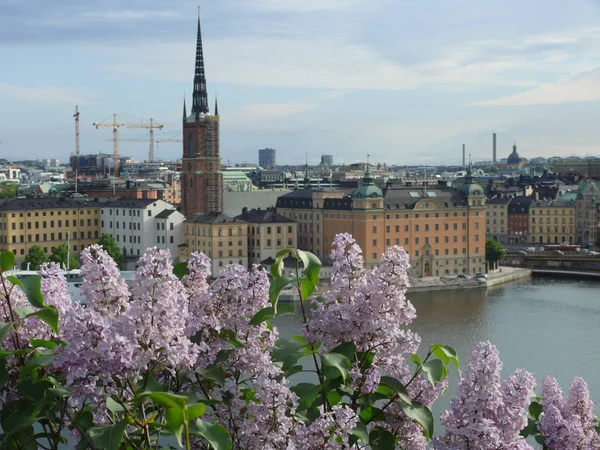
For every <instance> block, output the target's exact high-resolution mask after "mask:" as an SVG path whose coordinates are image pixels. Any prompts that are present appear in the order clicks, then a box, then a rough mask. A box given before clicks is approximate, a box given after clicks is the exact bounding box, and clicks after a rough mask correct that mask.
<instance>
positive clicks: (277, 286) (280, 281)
mask: <svg viewBox="0 0 600 450" xmlns="http://www.w3.org/2000/svg"><path fill="white" fill-rule="evenodd" d="M297 282H298V279H297V278H296V277H288V276H285V277H284V276H278V277H277V278H275V279H273V281H272V282H271V285H270V286H269V301H270V302H271V305H273V307H274V308H275V307H276V306H277V300H278V299H279V294H281V290H282V289H283V288H284V287H286V286H287V285H289V284H294V283H297Z"/></svg>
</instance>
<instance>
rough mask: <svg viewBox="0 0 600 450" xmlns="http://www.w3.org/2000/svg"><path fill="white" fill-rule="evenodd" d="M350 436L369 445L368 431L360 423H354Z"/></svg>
mask: <svg viewBox="0 0 600 450" xmlns="http://www.w3.org/2000/svg"><path fill="white" fill-rule="evenodd" d="M352 435H354V436H356V437H357V438H359V439H360V440H361V441H363V442H364V443H365V444H368V443H369V430H367V426H366V425H365V424H364V423H362V422H357V423H356V426H355V427H354V429H353V430H352Z"/></svg>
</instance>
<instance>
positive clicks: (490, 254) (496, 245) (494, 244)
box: [485, 238, 506, 267]
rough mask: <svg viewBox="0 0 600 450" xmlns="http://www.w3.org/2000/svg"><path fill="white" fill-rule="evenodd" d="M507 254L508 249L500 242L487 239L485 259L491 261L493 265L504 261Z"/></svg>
mask: <svg viewBox="0 0 600 450" xmlns="http://www.w3.org/2000/svg"><path fill="white" fill-rule="evenodd" d="M505 256H506V249H505V248H504V247H502V244H500V242H498V241H495V240H494V239H491V238H488V239H486V240H485V259H486V260H487V261H489V262H490V263H491V264H492V266H493V267H495V266H496V265H497V264H498V261H502V260H503V259H504V257H505Z"/></svg>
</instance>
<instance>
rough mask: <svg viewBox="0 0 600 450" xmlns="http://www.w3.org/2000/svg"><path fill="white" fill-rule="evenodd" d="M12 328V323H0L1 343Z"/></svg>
mask: <svg viewBox="0 0 600 450" xmlns="http://www.w3.org/2000/svg"><path fill="white" fill-rule="evenodd" d="M11 255H12V253H11ZM12 326H13V324H12V322H8V323H3V322H0V342H2V341H3V340H4V338H5V337H6V335H7V334H8V332H9V330H10V329H11V327H12Z"/></svg>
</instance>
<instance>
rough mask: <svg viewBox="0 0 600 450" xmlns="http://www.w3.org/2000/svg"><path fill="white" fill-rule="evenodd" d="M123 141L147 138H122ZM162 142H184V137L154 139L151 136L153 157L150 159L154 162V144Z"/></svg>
mask: <svg viewBox="0 0 600 450" xmlns="http://www.w3.org/2000/svg"><path fill="white" fill-rule="evenodd" d="M121 141H128V142H145V141H146V138H125V139H121ZM161 142H183V139H171V138H158V139H154V138H153V137H151V138H150V155H151V159H150V160H149V162H154V144H160V143H161Z"/></svg>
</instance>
